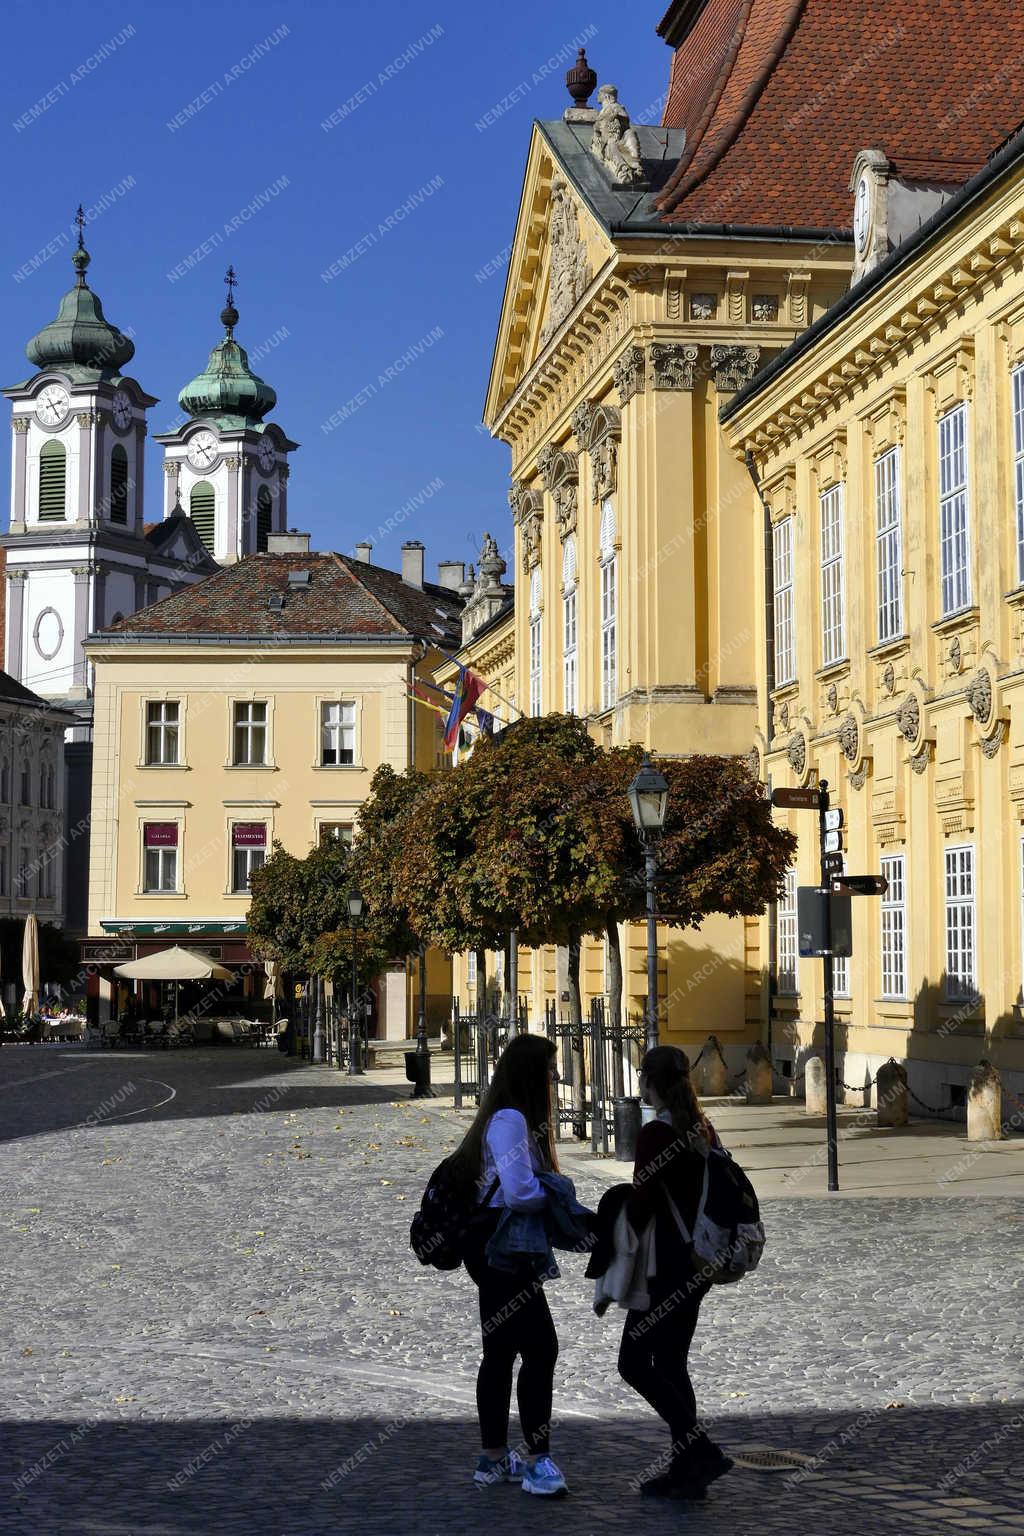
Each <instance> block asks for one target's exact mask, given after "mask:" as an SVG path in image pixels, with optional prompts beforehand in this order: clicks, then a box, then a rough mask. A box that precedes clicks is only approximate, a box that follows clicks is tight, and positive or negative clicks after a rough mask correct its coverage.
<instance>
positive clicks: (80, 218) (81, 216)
mask: <svg viewBox="0 0 1024 1536" xmlns="http://www.w3.org/2000/svg"><path fill="white" fill-rule="evenodd" d="M75 223H76V224H77V225H78V249H79V250H80V251H81V250H84V249H85V209H84V208H83V207H82V205H81V203H79V205H78V212H77V213H76V214H75Z"/></svg>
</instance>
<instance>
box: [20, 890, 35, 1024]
mask: <svg viewBox="0 0 1024 1536" xmlns="http://www.w3.org/2000/svg"><path fill="white" fill-rule="evenodd" d="M21 979H22V981H23V982H24V983H25V996H24V997H23V998H22V1002H21V1011H22V1013H23V1014H24V1015H25V1017H26V1018H31V1017H32V1015H33V1014H34V1013H36V1012H37V1011H38V1008H39V923H38V922H37V921H36V915H35V913H34V912H30V913H29V915H28V917H26V919H25V937H24V939H23V940H22V945H21Z"/></svg>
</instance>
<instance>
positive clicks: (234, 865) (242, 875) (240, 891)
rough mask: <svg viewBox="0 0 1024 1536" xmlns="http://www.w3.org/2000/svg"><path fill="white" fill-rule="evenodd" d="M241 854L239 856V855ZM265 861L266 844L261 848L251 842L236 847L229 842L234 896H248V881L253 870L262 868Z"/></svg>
mask: <svg viewBox="0 0 1024 1536" xmlns="http://www.w3.org/2000/svg"><path fill="white" fill-rule="evenodd" d="M239 855H241V857H239ZM266 862H267V845H266V843H264V844H263V846H262V848H260V847H257V846H255V845H252V844H243V845H242V846H241V847H237V846H236V845H235V844H234V843H232V844H231V892H232V895H234V896H248V894H249V881H250V880H251V878H252V873H253V870H255V869H262V868H263V866H264V864H265V863H266Z"/></svg>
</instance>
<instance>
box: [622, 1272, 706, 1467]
mask: <svg viewBox="0 0 1024 1536" xmlns="http://www.w3.org/2000/svg"><path fill="white" fill-rule="evenodd" d="M707 1290H708V1287H707V1286H706V1285H703V1284H700V1285H696V1286H694V1288H693V1289H688V1288H687V1286H686V1285H685V1282H684V1284H683V1285H681V1286H679V1287H677V1288H674V1289H673V1290H670V1291H669V1290H661V1289H658V1288H656V1287H652V1291H651V1307H650V1310H649V1311H648V1312H627V1314H626V1325H625V1327H624V1328H623V1330H622V1343H621V1345H620V1346H619V1375H620V1376H621V1377H622V1379H623V1381H625V1382H626V1383H628V1385H629V1386H631V1387H632V1388H633V1390H634V1391H635V1392H639V1394H640V1396H641V1397H643V1398H645V1399H646V1400H647V1402H649V1403H650V1405H651V1407H652V1408H653V1409H654V1411H655V1413H657V1414H658V1415H660V1417H661V1418H663V1419H664V1420H665V1422H666V1424H667V1425H668V1427H669V1431H670V1432H671V1435H672V1459H673V1462H674V1463H685V1462H686V1461H688V1460H694V1459H697V1458H698V1457H699V1456H700V1455H701V1454H702V1452H704V1451H705V1450H706V1449H707V1448H708V1440H707V1436H706V1435H705V1434H704V1431H703V1430H702V1429H701V1428H700V1425H699V1423H698V1420H697V1401H696V1398H695V1397H694V1393H693V1384H692V1382H691V1381H690V1372H689V1369H688V1356H689V1352H690V1344H691V1343H692V1341H693V1334H694V1330H695V1329H696V1327H697V1318H698V1316H699V1314H700V1304H701V1302H702V1301H703V1300H704V1297H705V1296H706V1294H707Z"/></svg>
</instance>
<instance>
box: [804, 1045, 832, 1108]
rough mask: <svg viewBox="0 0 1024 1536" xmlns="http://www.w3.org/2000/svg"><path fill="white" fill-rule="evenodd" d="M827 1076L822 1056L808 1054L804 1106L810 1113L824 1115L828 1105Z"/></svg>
mask: <svg viewBox="0 0 1024 1536" xmlns="http://www.w3.org/2000/svg"><path fill="white" fill-rule="evenodd" d="M827 1081H828V1080H827V1077H826V1074H825V1063H824V1062H823V1061H822V1059H821V1057H820V1056H808V1058H807V1061H806V1062H805V1064H804V1108H805V1110H806V1111H807V1113H808V1114H809V1115H823V1114H824V1113H825V1107H826V1087H827Z"/></svg>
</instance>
